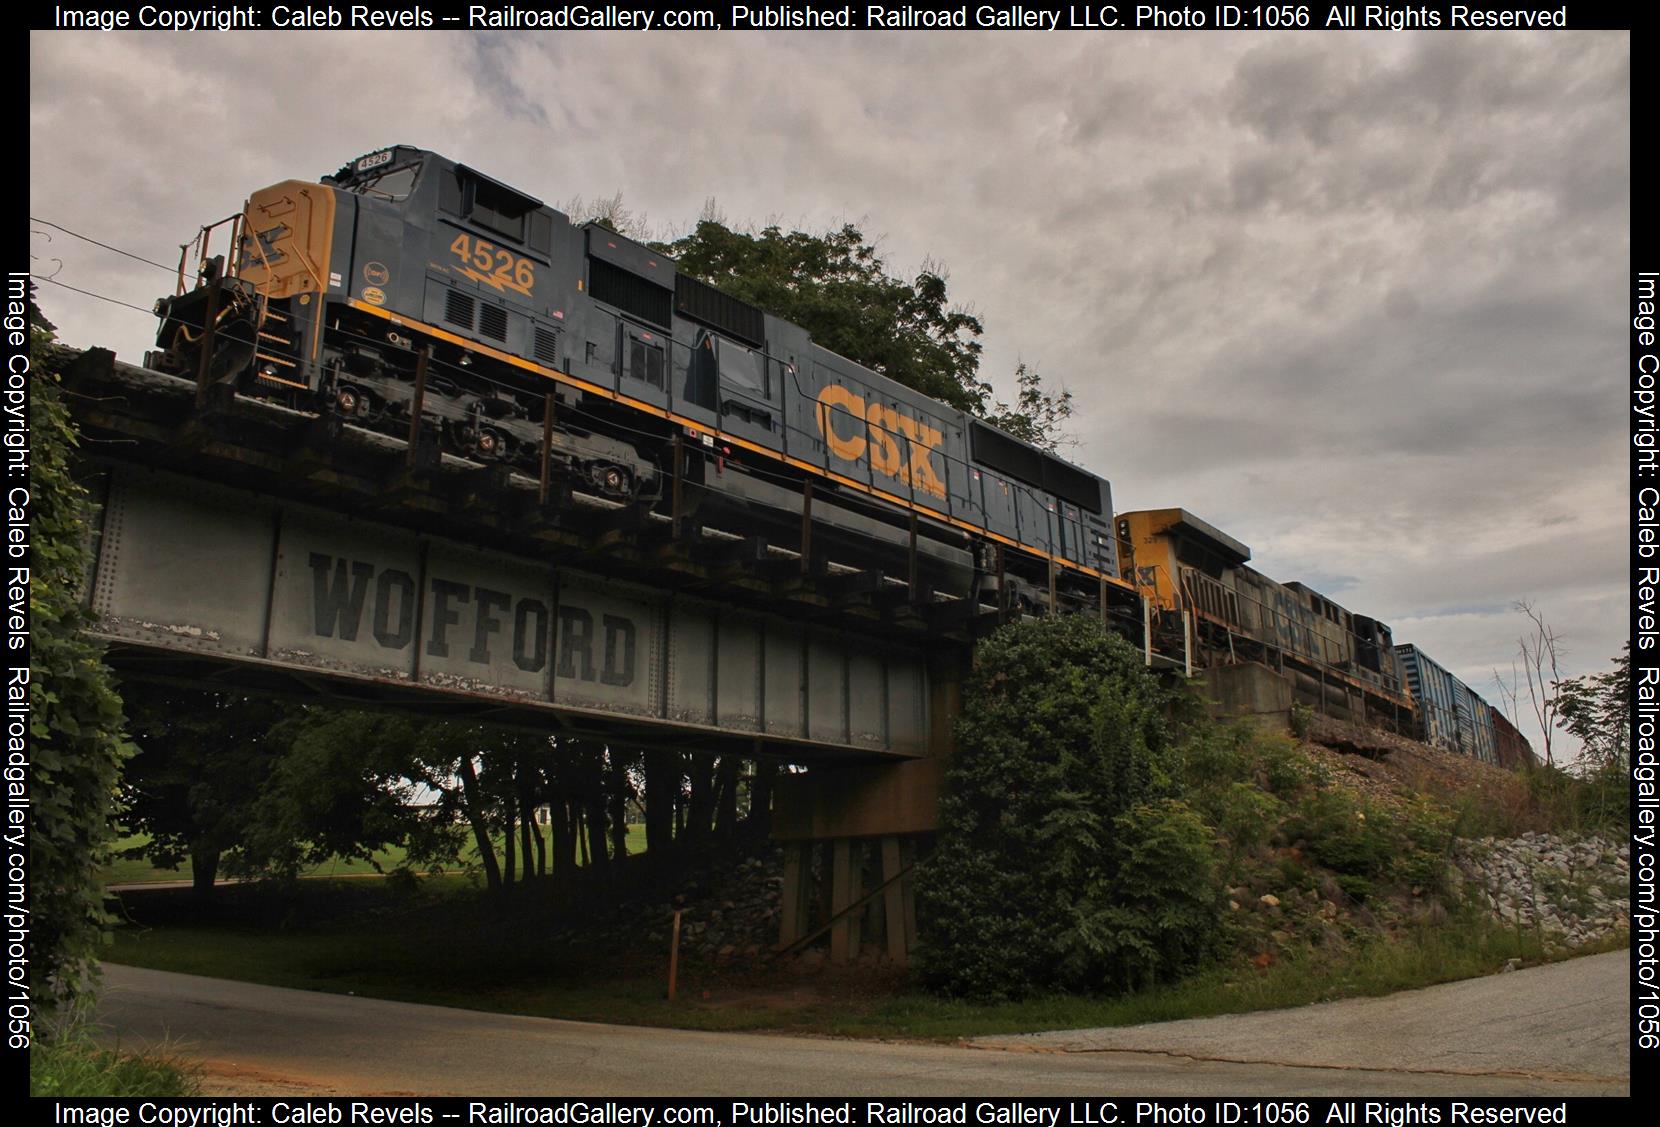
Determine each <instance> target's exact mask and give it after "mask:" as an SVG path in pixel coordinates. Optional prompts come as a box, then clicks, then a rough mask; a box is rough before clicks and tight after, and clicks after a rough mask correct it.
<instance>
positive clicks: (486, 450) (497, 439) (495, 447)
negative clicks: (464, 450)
mask: <svg viewBox="0 0 1660 1127" xmlns="http://www.w3.org/2000/svg"><path fill="white" fill-rule="evenodd" d="M474 448H475V449H476V450H477V451H478V453H479V455H480V456H481V457H485V458H500V457H502V456H503V454H504V453H505V451H506V449H507V441H506V440H505V439H504V438H502V436H501V435H500V434H498V433H497V432H496V431H493V430H491V429H490V428H489V427H485V428H484V429H482V430H480V431H479V432H478V442H477V443H476V444H475V447H474Z"/></svg>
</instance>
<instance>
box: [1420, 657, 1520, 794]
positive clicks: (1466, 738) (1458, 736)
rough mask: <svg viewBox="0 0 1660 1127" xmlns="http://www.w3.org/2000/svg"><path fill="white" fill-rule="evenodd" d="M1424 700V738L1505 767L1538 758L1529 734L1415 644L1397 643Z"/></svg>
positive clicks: (1421, 737) (1422, 734)
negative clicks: (1526, 734)
mask: <svg viewBox="0 0 1660 1127" xmlns="http://www.w3.org/2000/svg"><path fill="white" fill-rule="evenodd" d="M1395 653H1396V655H1397V657H1398V658H1399V660H1400V664H1401V668H1402V669H1403V670H1404V671H1405V674H1406V679H1407V684H1408V686H1409V687H1410V688H1411V690H1412V695H1413V697H1414V698H1415V699H1416V700H1417V702H1418V738H1419V739H1421V740H1423V741H1424V742H1425V743H1429V744H1434V745H1435V746H1437V747H1443V748H1446V749H1447V750H1448V751H1456V752H1459V753H1460V754H1463V755H1469V756H1473V757H1475V758H1476V759H1480V760H1482V761H1484V762H1487V763H1495V764H1497V765H1499V766H1500V767H1507V768H1515V767H1523V766H1528V765H1531V764H1533V763H1536V762H1537V759H1536V758H1535V757H1534V754H1533V748H1532V746H1531V745H1529V743H1528V742H1527V737H1526V736H1524V735H1522V733H1521V732H1519V731H1518V730H1517V729H1516V726H1515V725H1514V724H1512V723H1511V722H1510V721H1509V720H1508V719H1506V718H1505V715H1504V713H1502V712H1500V711H1499V710H1498V709H1496V708H1494V707H1493V706H1492V705H1490V704H1488V703H1487V701H1486V700H1484V699H1483V698H1482V696H1481V694H1480V693H1478V692H1476V691H1475V690H1474V689H1472V688H1470V686H1469V685H1466V684H1465V683H1464V682H1463V681H1461V680H1459V678H1458V677H1457V676H1455V675H1454V674H1452V673H1451V672H1449V671H1448V670H1447V669H1446V668H1445V667H1444V666H1442V665H1441V664H1440V663H1439V662H1437V661H1435V660H1434V659H1433V658H1431V657H1430V656H1429V655H1428V654H1426V653H1424V652H1423V651H1422V650H1421V649H1419V648H1418V647H1417V646H1414V645H1412V644H1410V643H1407V644H1405V645H1400V646H1396V647H1395Z"/></svg>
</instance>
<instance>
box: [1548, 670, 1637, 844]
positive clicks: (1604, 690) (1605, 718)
mask: <svg viewBox="0 0 1660 1127" xmlns="http://www.w3.org/2000/svg"><path fill="white" fill-rule="evenodd" d="M1555 689H1556V696H1555V697H1554V698H1553V701H1552V704H1553V706H1554V709H1555V713H1556V718H1557V723H1558V724H1559V725H1560V726H1561V727H1563V728H1565V729H1567V731H1568V733H1569V734H1570V735H1572V736H1574V737H1576V738H1577V739H1578V740H1579V741H1580V745H1581V747H1580V753H1579V760H1578V762H1577V763H1576V764H1575V770H1574V775H1575V776H1576V783H1577V785H1573V784H1568V783H1563V782H1560V780H1558V782H1559V789H1560V790H1561V791H1563V792H1565V793H1566V794H1568V795H1570V796H1571V800H1570V804H1571V808H1572V810H1573V813H1574V815H1575V821H1576V828H1580V829H1591V828H1599V827H1605V828H1611V829H1616V828H1623V827H1627V826H1629V825H1630V824H1631V785H1630V784H1631V777H1630V773H1629V772H1630V768H1631V746H1630V735H1629V733H1630V723H1631V717H1630V713H1629V708H1630V701H1631V643H1630V642H1627V643H1626V644H1625V649H1624V650H1623V651H1622V652H1621V654H1620V656H1619V657H1617V658H1615V659H1614V668H1613V669H1611V670H1609V671H1608V672H1606V673H1595V674H1586V675H1585V676H1583V677H1573V678H1569V679H1568V680H1565V681H1558V682H1557V683H1556V685H1555Z"/></svg>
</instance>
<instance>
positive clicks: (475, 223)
mask: <svg viewBox="0 0 1660 1127" xmlns="http://www.w3.org/2000/svg"><path fill="white" fill-rule="evenodd" d="M222 222H223V223H224V224H225V225H228V226H229V228H230V238H231V250H230V252H229V259H228V262H227V261H226V260H225V258H224V257H223V256H219V257H214V256H212V254H211V239H212V238H213V237H214V236H215V230H214V228H215V227H217V226H218V225H214V227H209V228H204V230H203V234H202V236H201V237H200V239H199V240H198V244H197V248H196V249H197V252H198V254H197V271H196V279H195V285H194V286H193V287H190V288H187V286H186V277H185V263H184V260H183V258H181V263H180V284H179V289H178V292H177V293H176V294H175V295H174V296H172V297H168V298H164V299H162V300H161V301H159V302H158V303H157V306H156V312H157V314H158V316H159V317H160V318H161V328H160V330H159V332H158V336H157V345H158V349H157V351H156V352H154V353H152V354H150V356H149V357H147V360H146V363H147V366H149V367H153V368H157V369H160V370H162V371H170V372H177V373H184V374H188V375H191V376H194V377H196V378H198V379H199V381H200V382H202V383H203V384H204V385H208V386H213V387H223V386H229V387H234V388H235V389H236V390H237V391H239V392H242V393H245V394H252V395H259V396H264V397H267V398H272V399H277V400H280V401H283V402H285V403H287V404H289V405H291V406H294V407H297V408H300V409H304V410H307V411H317V412H324V413H329V414H332V415H335V416H338V417H340V418H342V419H343V420H344V421H345V422H347V423H350V424H352V425H356V426H362V427H367V428H371V429H375V430H380V431H383V432H385V433H388V434H394V435H399V436H404V435H408V436H410V437H411V438H412V439H413V440H414V441H415V442H416V443H417V444H421V443H435V444H436V445H438V446H439V447H441V448H442V450H444V451H445V452H448V453H451V454H455V455H459V456H463V457H466V458H471V459H474V460H477V461H480V462H486V463H498V464H504V465H506V466H508V467H512V468H517V469H519V470H522V471H525V472H527V473H540V474H541V476H542V480H543V483H544V487H546V484H547V483H548V481H549V480H550V479H551V480H552V481H553V482H554V483H555V484H556V485H557V486H558V488H559V489H562V490H563V491H564V492H565V494H566V495H567V496H572V495H575V494H578V493H580V494H581V495H582V496H584V497H588V498H593V497H597V498H599V499H600V500H601V501H604V502H606V503H609V504H612V505H616V506H638V507H642V508H652V507H654V508H656V509H657V510H659V511H660V510H662V509H664V508H667V507H668V506H669V505H670V504H671V498H672V504H673V506H674V510H675V511H674V513H673V516H674V518H675V519H676V520H677V521H678V520H680V519H682V518H683V517H684V516H686V515H687V514H694V515H695V516H697V517H698V518H699V519H702V518H706V517H707V516H709V515H710V514H720V513H725V514H728V515H729V516H731V517H733V518H734V523H737V524H739V525H740V526H741V527H743V528H744V529H745V530H746V531H748V530H760V529H765V530H768V534H769V535H771V536H775V537H782V538H784V542H785V543H790V542H793V540H794V539H795V538H796V537H797V536H799V537H800V539H801V541H803V543H802V545H801V547H802V548H803V549H805V548H806V547H807V544H806V543H805V542H806V541H807V540H808V539H809V537H812V545H813V547H815V548H820V547H824V546H832V547H834V546H837V545H839V546H842V547H845V548H848V549H849V550H855V551H857V552H858V553H859V554H860V555H861V556H862V557H863V558H864V559H869V558H871V556H872V554H874V555H875V556H876V557H877V558H879V559H880V560H882V561H885V563H886V566H888V567H890V568H892V569H893V570H894V571H895V572H896V573H901V574H908V581H909V582H910V583H911V584H912V585H913V586H917V585H918V582H919V577H920V583H921V585H922V586H925V587H928V588H931V590H930V591H929V592H928V597H930V598H933V597H935V592H938V594H939V596H940V597H956V598H961V599H970V598H971V599H973V600H974V601H975V603H976V604H979V601H980V600H982V599H993V600H994V601H995V603H996V604H997V606H998V607H999V608H1000V609H1009V608H1014V609H1038V608H1044V607H1049V606H1052V605H1053V606H1054V607H1055V609H1062V608H1063V607H1064V606H1065V605H1072V606H1075V607H1078V608H1090V609H1095V610H1099V611H1101V612H1103V613H1108V614H1109V616H1115V617H1116V620H1117V621H1118V622H1119V623H1120V625H1121V626H1122V627H1123V628H1124V629H1127V630H1133V632H1134V633H1135V635H1136V637H1137V640H1138V641H1139V640H1140V639H1141V635H1142V628H1141V625H1140V618H1141V614H1142V609H1141V603H1140V600H1139V598H1138V597H1137V595H1136V592H1135V590H1134V588H1133V587H1132V586H1131V585H1130V584H1128V583H1126V582H1124V581H1123V580H1122V578H1121V576H1120V572H1119V560H1118V552H1117V546H1116V544H1115V543H1114V537H1113V525H1112V497H1111V492H1110V488H1109V486H1108V483H1107V482H1106V481H1105V480H1104V479H1102V478H1100V477H1097V476H1096V475H1094V474H1091V473H1088V472H1086V471H1084V470H1082V469H1079V468H1078V467H1076V466H1073V465H1071V464H1069V463H1067V462H1065V461H1062V460H1061V459H1058V458H1055V457H1053V456H1051V455H1050V454H1048V453H1046V452H1044V451H1042V450H1039V449H1037V448H1035V447H1033V446H1031V445H1028V444H1027V443H1024V442H1021V441H1020V440H1018V439H1016V438H1014V437H1012V436H1010V435H1009V434H1007V433H1004V432H1002V431H1000V430H998V429H997V428H995V427H992V426H989V425H987V424H986V423H984V422H982V421H981V420H979V419H976V418H973V417H971V416H969V415H966V414H964V413H962V412H960V411H956V410H953V409H951V408H949V407H946V406H945V405H943V404H941V403H938V402H935V401H933V400H931V399H928V398H926V397H924V396H922V395H920V394H918V393H916V392H914V391H912V390H910V389H908V388H906V387H904V386H902V385H900V384H898V383H896V382H894V381H893V380H890V379H887V378H886V377H884V376H883V375H881V374H879V373H877V372H873V371H871V370H869V369H867V368H864V367H862V366H861V365H859V364H856V363H854V362H853V361H851V360H848V359H846V358H844V357H842V356H838V355H836V354H835V353H833V352H831V351H829V350H827V349H825V348H822V347H820V346H819V345H817V344H815V343H814V342H813V340H812V339H811V338H810V336H809V334H808V333H807V331H806V330H804V329H802V328H801V327H799V326H797V325H794V324H791V323H790V322H788V321H785V320H783V319H781V318H779V317H775V316H773V315H771V314H769V313H768V312H766V311H764V310H762V309H759V308H756V307H755V306H753V305H750V304H747V303H745V302H743V301H740V300H737V299H736V298H733V297H732V296H730V295H728V294H725V293H722V292H721V291H720V290H718V289H716V288H714V287H712V286H709V285H707V284H705V283H703V282H701V281H699V280H697V279H694V278H692V277H690V276H688V275H686V274H683V273H680V272H679V271H677V269H676V267H675V263H674V261H673V260H672V259H670V258H668V257H666V256H664V255H662V254H660V253H658V252H657V251H655V250H653V249H652V248H650V247H648V246H644V245H642V244H640V243H637V242H635V241H633V240H631V239H628V238H626V237H624V236H622V235H619V234H617V233H616V232H614V231H611V230H608V229H606V228H604V227H602V226H599V225H596V224H588V225H585V226H578V225H574V224H572V223H571V222H570V221H569V219H568V218H567V217H566V216H565V215H563V214H561V213H560V212H559V211H556V210H554V209H553V208H550V207H548V206H546V205H544V204H543V203H542V202H541V201H540V200H538V199H536V198H534V197H532V196H529V195H526V194H525V193H524V192H521V191H519V190H517V189H515V188H511V187H509V186H507V185H506V184H503V183H501V182H500V181H498V180H495V179H493V178H491V177H489V176H487V175H485V174H484V173H482V172H480V171H478V170H476V169H474V168H471V167H469V166H467V165H463V164H458V163H456V162H455V161H452V160H449V159H446V158H445V157H442V156H439V155H438V154H436V153H432V152H428V151H426V150H423V149H418V148H413V147H410V146H406V145H397V146H393V147H391V148H386V149H381V150H378V151H376V152H373V153H370V154H368V155H366V156H364V157H361V158H360V159H358V160H355V161H353V162H351V163H350V164H348V165H346V166H345V167H343V168H341V169H340V170H339V171H337V172H335V173H334V174H333V175H330V176H325V177H323V178H322V179H321V181H320V182H310V181H301V180H285V181H283V182H281V183H278V184H274V185H272V186H270V187H268V188H263V189H260V190H259V191H256V192H254V193H253V194H252V195H251V196H250V197H249V199H248V201H247V204H246V206H245V207H244V209H243V211H242V212H241V213H240V214H238V215H236V216H232V217H230V218H229V219H227V220H225V221H222ZM901 561H903V562H901ZM861 566H864V565H863V564H862V565H861ZM907 566H908V568H909V571H908V573H907V572H905V571H904V569H905V568H906V567H907ZM917 595H918V592H915V591H913V597H915V596H917Z"/></svg>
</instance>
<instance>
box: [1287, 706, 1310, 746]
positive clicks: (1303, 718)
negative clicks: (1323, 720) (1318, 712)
mask: <svg viewBox="0 0 1660 1127" xmlns="http://www.w3.org/2000/svg"><path fill="white" fill-rule="evenodd" d="M1313 727H1314V710H1313V709H1312V708H1310V707H1309V706H1308V705H1306V704H1304V703H1303V702H1302V701H1297V702H1295V703H1294V704H1292V706H1291V734H1292V735H1293V736H1296V737H1297V738H1298V739H1300V740H1306V739H1308V733H1309V731H1310V730H1311V729H1312V728H1313Z"/></svg>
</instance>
